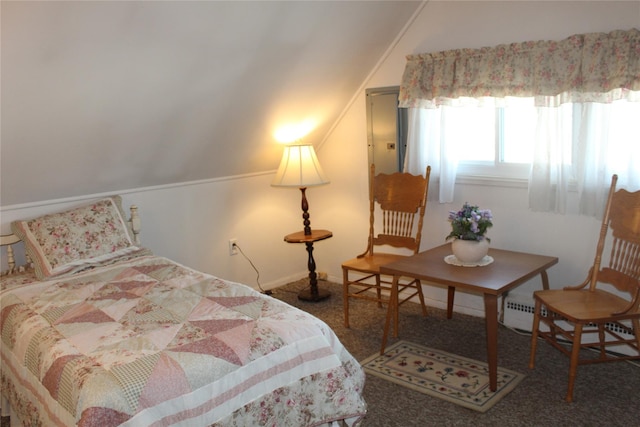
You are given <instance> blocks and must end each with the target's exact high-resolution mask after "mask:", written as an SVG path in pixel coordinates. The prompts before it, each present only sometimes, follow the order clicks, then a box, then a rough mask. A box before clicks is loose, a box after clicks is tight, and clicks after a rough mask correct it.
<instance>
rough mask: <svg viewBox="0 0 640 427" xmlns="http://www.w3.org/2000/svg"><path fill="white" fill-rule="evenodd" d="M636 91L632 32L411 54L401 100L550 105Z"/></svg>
mask: <svg viewBox="0 0 640 427" xmlns="http://www.w3.org/2000/svg"><path fill="white" fill-rule="evenodd" d="M632 91H636V93H635V94H633V93H632ZM637 91H640V30H638V29H631V30H628V31H623V30H616V31H612V32H610V33H589V34H579V35H573V36H571V37H568V38H566V39H564V40H561V41H531V42H524V43H512V44H505V45H499V46H496V47H486V48H481V49H457V50H448V51H442V52H436V53H426V54H419V55H409V56H407V64H406V68H405V71H404V75H403V78H402V83H401V86H400V95H399V100H400V106H401V107H415V108H436V107H437V106H438V105H441V104H450V103H451V102H450V101H451V100H452V99H459V98H464V97H470V98H476V99H477V98H482V97H496V98H504V97H509V96H527V97H532V96H538V97H544V98H545V100H544V101H540V102H541V103H543V104H547V105H548V104H550V103H551V104H557V103H563V102H585V101H594V102H611V101H613V100H615V99H622V98H625V97H627V96H632V97H634V96H636V97H637ZM630 94H631V95H630Z"/></svg>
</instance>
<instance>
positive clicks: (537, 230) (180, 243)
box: [0, 1, 640, 313]
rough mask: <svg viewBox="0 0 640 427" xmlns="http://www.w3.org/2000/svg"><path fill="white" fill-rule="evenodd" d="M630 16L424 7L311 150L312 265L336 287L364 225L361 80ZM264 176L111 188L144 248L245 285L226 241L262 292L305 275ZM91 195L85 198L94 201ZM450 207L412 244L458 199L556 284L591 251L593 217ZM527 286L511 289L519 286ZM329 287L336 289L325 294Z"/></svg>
mask: <svg viewBox="0 0 640 427" xmlns="http://www.w3.org/2000/svg"><path fill="white" fill-rule="evenodd" d="M639 23H640V3H639V2H621V3H613V2H575V3H574V2H437V1H431V2H429V3H427V4H426V6H425V7H424V9H423V10H422V12H421V13H420V15H419V16H418V17H417V19H416V20H415V22H414V23H413V25H412V26H411V27H410V28H409V29H408V31H407V32H406V33H405V34H404V36H403V37H402V38H401V39H400V40H399V41H398V43H397V44H396V45H395V47H394V48H393V49H391V50H390V52H389V55H388V56H387V58H386V59H385V60H384V61H382V62H381V63H380V66H379V68H378V70H377V71H376V72H374V73H373V74H372V75H371V77H370V79H369V81H367V82H366V84H365V85H363V88H362V90H361V91H359V93H358V94H357V96H355V98H354V102H353V103H352V105H350V106H349V107H348V108H347V109H346V110H345V111H344V114H343V116H342V119H341V120H340V122H339V123H338V124H337V125H336V126H335V127H334V129H333V131H332V133H331V134H330V135H329V137H328V138H327V139H326V140H325V142H324V143H323V145H322V146H321V147H320V148H319V150H318V156H319V159H320V162H321V163H322V165H323V168H324V169H325V172H326V173H327V175H328V176H329V178H330V179H331V183H330V184H329V185H326V186H322V187H314V188H309V189H308V190H307V198H308V199H309V204H310V213H311V226H312V227H315V228H325V229H329V230H332V231H333V232H334V237H333V238H331V239H328V240H325V241H322V242H318V243H317V244H316V245H315V251H314V255H315V259H316V262H317V265H318V268H317V270H318V271H324V272H328V274H329V276H330V278H332V279H334V280H336V281H338V282H341V280H342V273H341V269H340V264H341V262H342V261H344V260H346V259H348V258H351V257H353V256H355V255H356V254H357V253H360V252H362V250H363V249H364V248H365V246H366V234H367V227H368V203H367V136H366V129H365V128H366V115H365V94H364V87H383V86H393V85H397V84H399V83H400V79H401V76H402V72H403V69H404V65H405V55H406V54H411V53H420V52H427V51H435V50H442V49H451V48H461V47H480V46H485V45H489V46H490V45H495V44H500V43H510V42H518V41H525V40H537V39H561V38H564V37H567V36H569V35H571V34H576V33H584V32H592V31H610V30H613V29H627V28H630V27H632V26H634V25H636V26H637V25H638V24H639ZM271 179H272V174H264V175H253V176H244V177H236V178H232V179H227V180H217V181H206V182H199V183H193V185H183V186H175V187H158V188H151V189H133V190H127V191H122V192H120V194H123V199H124V204H125V207H127V206H129V205H130V204H132V203H135V204H137V205H138V206H139V207H140V213H141V216H142V220H143V221H142V225H143V232H142V240H143V243H144V244H145V245H146V246H148V247H149V248H151V249H152V250H153V251H154V252H156V253H157V254H159V255H163V256H168V257H170V258H172V259H175V260H177V261H179V262H182V263H184V264H186V265H189V266H191V267H194V268H197V269H200V270H203V271H205V272H209V273H213V274H215V275H217V276H220V277H224V278H227V279H230V280H235V281H238V282H243V283H246V284H249V285H251V286H254V287H255V286H256V273H255V272H254V271H253V269H252V268H251V266H250V264H249V262H248V261H247V260H245V259H244V258H243V257H242V255H236V256H232V257H231V256H229V255H228V243H227V242H228V239H230V238H237V239H238V243H239V244H240V246H241V248H242V249H243V250H244V252H245V253H246V254H247V255H248V256H249V257H250V258H251V260H252V261H253V263H254V264H255V266H256V267H257V268H258V270H259V272H260V283H262V285H263V287H265V288H270V287H273V286H277V285H281V284H284V283H286V282H288V281H289V280H292V279H298V278H301V277H305V275H306V262H307V254H306V252H305V250H304V246H303V245H296V244H287V243H285V242H284V241H283V237H284V235H286V234H288V233H291V232H294V231H298V230H300V229H301V228H302V218H301V211H300V192H299V191H298V190H291V189H278V188H273V187H270V182H271ZM96 196H99V195H92V196H89V197H88V198H93V197H96ZM455 198H456V200H455V202H454V203H453V204H452V205H440V204H438V203H437V202H435V201H430V202H429V205H428V206H427V213H426V221H425V231H424V239H423V249H426V248H429V247H433V246H436V245H439V244H442V243H444V237H445V236H446V235H447V234H448V223H447V221H446V217H447V212H448V211H449V210H450V209H457V208H458V207H459V206H460V205H461V204H462V203H463V202H465V201H469V202H472V203H475V204H479V205H480V206H481V207H483V208H490V209H492V211H493V213H494V216H495V221H494V222H495V226H494V227H493V228H492V229H491V238H492V244H493V245H494V246H495V247H499V248H505V249H513V250H522V251H530V252H537V253H544V254H551V255H556V256H558V257H559V258H560V263H559V265H557V266H555V267H553V268H552V269H551V270H550V272H549V276H550V279H551V281H552V283H554V284H555V285H556V286H559V285H562V284H565V283H573V282H576V281H578V280H581V279H582V278H583V275H584V274H585V269H586V268H587V266H588V265H589V262H590V259H591V256H592V255H591V254H592V253H593V248H594V247H595V240H596V237H597V236H596V234H597V230H598V223H597V221H595V220H593V219H589V218H584V217H579V216H571V215H566V216H562V215H552V214H541V213H532V212H530V211H529V210H528V209H527V192H526V189H523V188H513V187H503V186H497V187H496V186H481V185H480V186H479V185H459V186H458V187H457V189H456V196H455ZM83 202H84V199H73V200H64V201H55V200H54V201H50V202H45V203H44V204H34V205H20V206H8V207H4V208H3V209H2V211H0V225H1V230H0V231H1V232H2V233H3V234H4V233H7V232H8V231H9V223H10V221H12V220H14V219H19V218H29V217H33V216H36V215H40V214H41V213H43V212H51V211H58V210H61V209H65V208H67V207H70V206H74V205H78V204H80V203H83ZM538 283H539V282H538V281H532V282H531V283H530V284H527V285H525V286H522V287H520V288H518V289H517V291H516V292H521V293H527V292H529V293H530V292H531V290H532V289H534V288H535V287H537V286H539V285H538ZM425 290H426V291H427V293H428V295H429V297H430V298H431V299H432V301H431V304H433V305H437V306H443V304H444V300H445V292H444V290H443V289H438V288H433V287H428V288H426V289H425ZM333 291H334V292H339V291H340V290H339V289H333ZM456 303H457V306H456V310H459V311H463V312H469V313H480V312H481V311H482V302H481V299H480V298H479V297H477V296H471V295H464V294H462V293H459V294H458V295H457V296H456Z"/></svg>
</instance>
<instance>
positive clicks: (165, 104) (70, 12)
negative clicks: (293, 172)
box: [0, 1, 420, 206]
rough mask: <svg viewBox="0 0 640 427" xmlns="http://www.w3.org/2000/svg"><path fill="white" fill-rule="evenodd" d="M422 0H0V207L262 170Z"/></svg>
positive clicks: (341, 92) (335, 109)
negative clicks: (282, 132)
mask: <svg viewBox="0 0 640 427" xmlns="http://www.w3.org/2000/svg"><path fill="white" fill-rule="evenodd" d="M419 6H420V2H411V1H409V2H401V1H333V2H329V1H282V2H280V1H273V2H272V1H256V2H251V1H246V2H245V1H230V2H222V1H194V2H187V1H169V2H165V1H158V2H156V1H107V2H94V1H65V2H62V1H43V2H31V1H24V2H23V1H16V2H12V1H2V2H1V6H0V7H1V10H0V13H1V23H2V29H1V31H2V32H1V36H2V52H1V61H2V62H1V72H2V74H1V90H2V92H1V108H2V109H1V120H2V122H1V126H2V127H1V141H0V166H1V171H0V174H1V177H0V179H1V181H0V205H1V206H9V205H16V204H23V203H30V202H36V201H41V200H52V199H59V198H67V197H74V196H78V195H84V194H95V193H104V192H110V191H118V190H124V189H130V188H142V187H149V186H156V185H164V184H171V183H180V182H187V181H194V180H201V179H209V178H217V177H225V176H235V175H242V174H247V173H254V172H262V171H270V170H274V169H276V168H277V165H278V162H279V158H280V155H281V152H282V149H281V147H280V146H278V145H277V143H276V141H275V139H274V136H273V135H274V132H275V131H276V130H277V128H278V127H280V126H282V125H286V124H291V123H298V122H300V121H303V120H312V121H314V122H315V123H316V127H315V129H314V131H312V133H311V134H309V135H308V136H307V137H305V140H308V141H310V142H313V143H315V144H317V143H318V142H320V141H321V140H322V139H323V138H324V136H325V135H326V134H327V132H328V131H329V130H330V128H331V127H332V126H333V125H334V123H335V122H336V120H338V118H339V115H340V114H341V113H342V111H343V110H344V108H345V107H346V106H347V104H348V103H349V101H350V100H351V99H352V97H353V96H354V94H355V93H356V92H357V90H358V88H359V87H360V86H361V85H362V83H363V82H364V80H365V78H366V77H367V76H368V75H369V73H370V72H371V70H372V69H373V67H374V66H375V65H376V63H377V62H378V61H379V60H380V58H381V56H382V55H383V54H384V52H385V51H386V50H387V48H388V47H389V46H390V44H391V43H392V42H393V41H394V39H395V38H396V37H397V35H398V34H399V32H400V31H401V30H402V28H403V27H404V26H405V24H406V23H407V21H408V20H409V18H410V17H411V15H412V14H413V13H414V11H415V10H416V9H417V8H418V7H419Z"/></svg>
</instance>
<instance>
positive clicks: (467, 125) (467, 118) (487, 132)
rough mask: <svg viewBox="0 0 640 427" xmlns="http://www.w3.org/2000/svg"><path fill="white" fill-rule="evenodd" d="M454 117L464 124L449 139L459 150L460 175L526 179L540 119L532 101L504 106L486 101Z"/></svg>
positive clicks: (457, 110) (456, 112)
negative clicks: (538, 119) (537, 123)
mask: <svg viewBox="0 0 640 427" xmlns="http://www.w3.org/2000/svg"><path fill="white" fill-rule="evenodd" d="M452 113H453V117H452V118H453V120H454V121H455V122H456V123H458V124H460V123H464V126H459V125H458V126H455V127H454V129H453V130H452V132H451V134H450V135H449V136H448V137H447V139H448V141H447V143H451V144H453V145H454V146H455V147H456V148H455V150H454V152H456V153H458V173H459V174H460V175H471V176H488V177H507V178H521V179H526V178H527V176H528V174H529V168H530V165H531V163H532V161H533V147H534V143H535V132H536V122H537V117H538V113H537V109H536V108H535V106H534V99H533V98H509V100H508V103H507V105H503V106H496V105H495V104H494V102H493V100H485V103H484V104H483V105H477V106H471V107H456V108H455V109H454V110H453V111H452Z"/></svg>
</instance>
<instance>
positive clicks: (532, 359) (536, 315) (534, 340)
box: [529, 300, 542, 369]
mask: <svg viewBox="0 0 640 427" xmlns="http://www.w3.org/2000/svg"><path fill="white" fill-rule="evenodd" d="M541 308H542V303H541V302H540V300H536V304H535V308H534V309H533V326H532V327H531V353H530V354H529V369H533V368H534V366H535V364H536V350H537V348H538V331H539V330H540V310H541Z"/></svg>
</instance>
